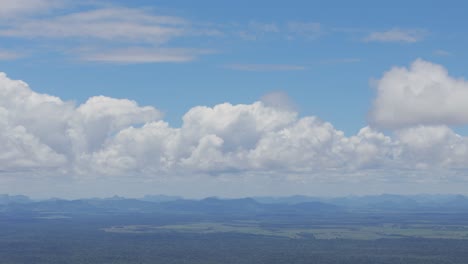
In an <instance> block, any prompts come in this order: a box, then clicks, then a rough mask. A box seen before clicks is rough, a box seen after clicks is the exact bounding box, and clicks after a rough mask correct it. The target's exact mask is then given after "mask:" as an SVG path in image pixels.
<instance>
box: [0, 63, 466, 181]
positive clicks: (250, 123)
mask: <svg viewBox="0 0 468 264" xmlns="http://www.w3.org/2000/svg"><path fill="white" fill-rule="evenodd" d="M400 71H401V69H400ZM405 71H406V72H408V71H407V70H403V72H405ZM267 99H268V98H267ZM267 99H263V100H262V101H258V102H254V103H251V104H237V105H232V104H229V103H223V104H219V105H215V106H213V107H207V106H197V107H194V108H192V109H190V110H189V111H188V112H187V113H186V114H185V115H184V116H183V123H182V125H181V126H180V127H171V126H170V125H169V124H168V123H167V122H165V121H163V120H162V119H161V118H162V115H161V113H160V111H158V110H157V109H155V108H153V107H150V106H139V105H138V104H137V103H136V102H134V101H130V100H127V99H115V98H109V97H105V96H95V97H91V98H90V99H89V100H87V101H86V102H84V103H83V104H81V105H75V104H74V103H72V102H66V101H63V100H61V99H60V98H58V97H54V96H50V95H46V94H40V93H36V92H34V91H33V90H31V89H30V88H29V86H28V85H27V84H26V83H24V82H22V81H17V80H11V79H9V78H8V77H7V76H6V75H5V74H0V147H1V148H2V153H1V154H0V172H1V173H0V175H4V174H5V173H6V172H8V173H9V174H11V173H15V175H21V176H26V175H29V174H30V172H31V171H33V172H35V173H36V174H40V175H43V176H44V177H45V176H57V175H58V176H63V177H65V176H68V177H74V178H76V179H84V178H88V177H91V178H92V177H99V178H106V177H120V178H126V179H128V178H137V179H140V178H146V179H163V178H167V177H170V178H172V177H180V178H186V179H187V178H191V177H195V175H204V176H219V175H221V176H223V177H224V176H225V177H230V178H238V177H256V176H259V177H265V175H268V177H287V178H288V179H301V178H304V177H308V178H312V179H313V178H314V177H317V178H320V179H321V180H322V181H334V180H336V179H340V180H346V178H347V177H348V178H352V179H353V180H355V179H356V177H359V176H362V175H365V177H369V175H372V177H375V178H385V179H388V177H393V176H394V174H395V173H400V174H401V172H406V173H407V172H408V171H410V172H421V171H423V172H430V171H432V170H436V169H437V170H443V171H445V172H450V171H456V170H464V169H467V168H468V163H467V162H466V160H468V139H467V138H466V137H463V136H461V135H458V134H456V133H455V132H454V131H452V130H451V129H450V128H448V127H447V126H444V125H432V126H429V125H425V126H424V125H420V126H413V127H407V128H404V129H400V130H397V131H396V132H395V133H394V134H393V135H392V136H387V135H385V134H383V133H382V132H380V131H378V130H376V129H375V128H371V127H364V128H362V129H361V130H360V131H359V132H358V133H357V134H356V135H351V136H346V135H345V134H344V133H343V132H342V131H340V130H338V129H336V128H335V127H334V126H333V125H332V124H331V123H328V122H325V121H322V120H320V119H319V118H317V117H314V116H305V117H300V116H299V115H298V113H297V112H295V111H293V110H291V109H288V108H284V107H278V106H277V105H275V104H271V102H270V101H271V100H270V99H271V98H270V99H268V100H267ZM447 175H449V173H448V174H447ZM296 176H299V177H296ZM433 176H434V175H432V177H433ZM426 177H431V174H430V173H429V174H428V175H426Z"/></svg>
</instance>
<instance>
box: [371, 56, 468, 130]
mask: <svg viewBox="0 0 468 264" xmlns="http://www.w3.org/2000/svg"><path fill="white" fill-rule="evenodd" d="M376 92H377V95H376V98H375V100H374V102H373V107H372V109H371V112H370V119H371V122H372V123H373V124H375V125H378V126H381V127H386V128H399V127H406V126H415V125H464V124H468V115H467V113H468V104H467V102H468V82H466V81H465V80H464V79H457V78H454V77H451V76H450V75H449V74H448V72H447V70H446V69H445V68H444V67H442V66H441V65H437V64H433V63H431V62H427V61H424V60H421V59H418V60H416V61H414V62H413V63H412V64H411V66H410V67H409V68H401V67H394V68H392V69H391V70H390V71H388V72H386V73H385V74H384V75H383V76H382V78H381V79H380V80H378V81H377V82H376Z"/></svg>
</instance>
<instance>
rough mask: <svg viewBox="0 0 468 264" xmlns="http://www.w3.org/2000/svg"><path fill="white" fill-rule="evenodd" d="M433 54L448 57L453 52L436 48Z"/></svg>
mask: <svg viewBox="0 0 468 264" xmlns="http://www.w3.org/2000/svg"><path fill="white" fill-rule="evenodd" d="M433 54H434V55H436V56H439V57H448V56H451V55H452V53H451V52H448V51H446V50H441V49H438V50H434V52H433Z"/></svg>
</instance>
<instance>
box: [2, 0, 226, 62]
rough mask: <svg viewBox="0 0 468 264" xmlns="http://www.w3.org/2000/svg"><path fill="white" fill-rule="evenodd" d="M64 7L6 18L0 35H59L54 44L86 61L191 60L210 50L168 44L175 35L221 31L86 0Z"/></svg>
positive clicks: (44, 40) (41, 39) (51, 38)
mask: <svg viewBox="0 0 468 264" xmlns="http://www.w3.org/2000/svg"><path fill="white" fill-rule="evenodd" d="M37 1H38V6H39V2H40V3H43V2H41V1H39V0H37ZM57 2H58V1H57ZM12 3H13V2H12ZM44 3H45V2H44ZM51 3H52V2H51ZM61 3H63V4H64V3H65V2H61ZM10 5H13V4H10ZM18 5H19V3H18ZM67 7H68V6H67V5H65V4H64V5H63V6H62V8H63V9H64V12H61V14H60V15H54V14H48V15H45V16H39V17H36V16H24V17H23V18H22V19H16V20H11V21H7V22H6V23H4V26H3V27H2V28H1V29H0V38H6V39H28V40H34V41H36V42H37V41H38V42H40V43H49V42H51V41H54V42H55V41H56V40H57V39H58V40H61V41H63V42H62V43H64V44H62V45H63V47H57V48H59V50H65V51H66V52H65V53H64V54H65V55H68V54H72V55H74V56H75V57H77V58H78V59H81V60H85V61H103V62H115V63H149V62H153V63H156V62H184V61H191V60H193V59H195V58H196V57H197V56H199V55H202V54H206V53H210V52H207V51H206V49H203V48H196V47H177V48H175V47H173V46H172V44H171V41H173V40H174V39H177V38H187V37H190V38H197V37H201V36H211V37H215V36H219V35H220V32H219V31H218V30H216V29H212V28H206V27H204V26H199V25H195V24H194V23H192V22H190V21H187V20H186V19H183V18H181V17H177V16H167V15H158V14H154V13H153V12H152V11H151V10H149V9H144V8H127V7H119V6H112V5H106V6H93V5H91V6H88V7H87V8H86V9H84V10H78V11H77V10H75V9H73V8H72V9H69V8H68V9H67ZM38 8H39V7H38ZM50 8H52V5H51V6H50ZM12 9H14V8H13V7H12ZM15 10H16V9H15ZM18 12H19V11H18ZM36 12H39V10H36ZM65 43H66V44H65ZM46 46H47V45H46ZM55 47H56V46H55ZM83 47H92V48H83ZM103 50H105V52H102V51H103Z"/></svg>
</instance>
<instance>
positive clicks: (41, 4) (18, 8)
mask: <svg viewBox="0 0 468 264" xmlns="http://www.w3.org/2000/svg"><path fill="white" fill-rule="evenodd" d="M64 5H65V1H62V0H1V1H0V19H12V18H17V17H18V16H24V15H34V14H38V13H43V12H48V11H51V10H53V9H56V8H59V7H63V6H64Z"/></svg>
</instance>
